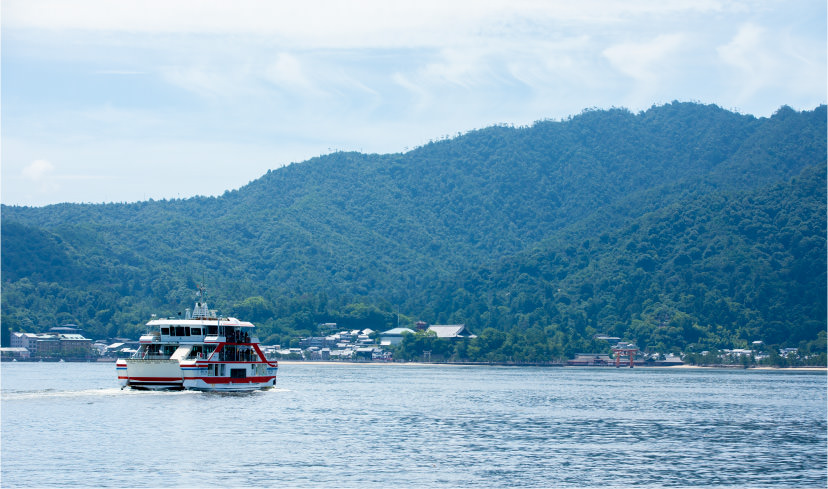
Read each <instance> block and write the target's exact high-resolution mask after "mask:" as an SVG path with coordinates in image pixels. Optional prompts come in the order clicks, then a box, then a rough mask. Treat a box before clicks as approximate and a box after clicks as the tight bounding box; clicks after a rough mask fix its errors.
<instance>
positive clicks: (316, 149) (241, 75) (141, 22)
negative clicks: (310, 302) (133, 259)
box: [0, 0, 828, 206]
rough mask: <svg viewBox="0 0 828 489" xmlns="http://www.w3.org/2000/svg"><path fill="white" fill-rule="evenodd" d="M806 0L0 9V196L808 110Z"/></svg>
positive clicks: (46, 197)
mask: <svg viewBox="0 0 828 489" xmlns="http://www.w3.org/2000/svg"><path fill="white" fill-rule="evenodd" d="M827 15H828V14H826V2H825V1H824V0H784V1H782V0H780V1H777V0H744V1H714V0H675V1H673V0H624V1H618V0H579V1H577V2H576V1H571V0H540V1H529V0H526V1H524V0H473V1H468V0H452V1H446V0H440V1H435V0H417V1H416V2H414V1H395V0H360V1H358V2H353V1H350V2H347V1H341V0H339V1H334V0H302V1H297V0H278V1H277V0H274V1H264V0H234V1H232V2H228V1H225V0H118V1H114V0H72V1H71V2H70V1H65V0H3V2H2V5H0V168H1V173H0V179H1V180H2V186H1V188H0V191H1V192H0V201H2V203H3V204H7V205H27V206H43V205H48V204H55V203H62V202H87V203H103V202H135V201H142V200H148V199H156V200H159V199H177V198H188V197H191V196H194V195H221V194H222V193H224V192H225V191H227V190H232V189H237V188H239V187H241V186H244V185H245V184H247V183H248V182H250V181H252V180H255V179H257V178H259V177H261V176H262V175H263V174H264V173H266V172H267V171H268V170H270V169H277V168H279V167H282V166H284V165H288V164H290V163H293V162H302V161H305V160H307V159H310V158H312V157H315V156H319V155H324V154H328V153H330V152H333V151H360V152H363V153H398V152H406V151H409V150H411V149H414V148H415V147H417V146H421V145H423V144H427V143H428V142H429V141H431V140H438V139H441V138H444V137H446V136H456V135H458V134H462V133H465V132H467V131H470V130H474V129H480V128H484V127H488V126H491V125H494V124H513V125H515V126H524V125H531V124H532V123H534V122H535V121H538V120H546V119H553V120H558V119H565V118H567V117H569V116H572V115H577V114H579V113H581V112H582V111H583V110H585V109H595V108H598V109H606V108H611V107H625V108H628V109H630V110H632V111H634V112H638V111H641V110H646V109H648V108H649V107H652V106H653V105H661V104H665V103H669V102H671V101H673V100H678V101H684V102H700V103H710V104H716V105H718V106H720V107H723V108H725V109H729V110H734V111H737V112H740V113H743V114H751V115H755V116H757V117H768V116H770V115H772V114H773V113H774V112H775V111H776V110H777V109H779V107H781V106H783V105H788V106H790V107H793V108H794V109H797V110H811V109H813V108H815V107H816V106H818V105H820V104H824V103H826V90H827V88H826V84H827V82H826V79H828V75H827V74H826V58H828V54H827V53H828V52H827V51H826V17H827Z"/></svg>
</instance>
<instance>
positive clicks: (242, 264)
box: [2, 103, 826, 358]
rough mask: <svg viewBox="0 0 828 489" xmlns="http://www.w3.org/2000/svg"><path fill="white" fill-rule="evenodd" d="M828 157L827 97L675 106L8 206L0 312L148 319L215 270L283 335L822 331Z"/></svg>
mask: <svg viewBox="0 0 828 489" xmlns="http://www.w3.org/2000/svg"><path fill="white" fill-rule="evenodd" d="M825 166H826V108H825V107H824V106H822V107H819V108H817V109H815V110H813V111H806V112H796V111H794V110H792V109H790V108H788V107H783V108H781V109H780V110H779V111H778V112H777V113H776V114H774V116H772V117H770V118H755V117H752V116H747V115H741V114H736V113H732V112H729V111H726V110H723V109H721V108H718V107H716V106H707V105H699V104H688V103H673V104H669V105H665V106H659V107H653V108H651V109H650V110H647V111H645V112H641V113H638V114H634V113H631V112H629V111H626V110H621V109H613V110H607V111H586V112H584V113H582V114H580V115H578V116H574V117H571V118H569V119H567V120H563V121H542V122H538V123H536V124H534V125H532V126H531V127H522V128H513V127H503V126H497V127H490V128H487V129H482V130H477V131H472V132H470V133H467V134H464V135H458V136H457V137H454V138H451V139H443V140H440V141H435V142H431V143H429V144H427V145H425V146H422V147H420V148H417V149H415V150H412V151H410V152H407V153H404V154H389V155H366V154H359V153H342V152H340V153H333V154H330V155H326V156H321V157H318V158H314V159H311V160H308V161H306V162H303V163H297V164H292V165H289V166H287V167H283V168H280V169H278V170H273V171H270V172H268V173H267V174H266V175H264V176H263V177H261V178H260V179H258V180H256V181H253V182H251V183H249V184H248V185H246V186H245V187H242V188H240V189H238V190H235V191H232V192H227V193H225V194H224V195H222V196H220V197H209V198H208V197H197V198H191V199H184V200H171V201H166V200H165V201H148V202H140V203H134V204H102V205H78V204H61V205H53V206H48V207H44V208H23V207H9V206H3V207H2V313H3V328H4V330H8V329H12V330H28V331H36V330H43V329H47V328H48V327H50V326H54V325H58V324H63V323H75V324H79V325H82V326H83V327H84V328H85V330H86V331H87V332H88V333H89V334H91V335H93V336H116V335H134V334H136V332H137V330H140V329H141V325H142V324H143V322H145V321H146V319H147V318H148V317H149V315H150V314H151V313H161V314H165V313H167V312H168V313H170V314H172V313H174V312H175V311H178V310H181V309H183V308H184V307H187V305H188V303H189V302H190V301H191V298H192V291H193V289H194V285H195V284H196V283H198V282H202V281H206V283H207V284H208V288H209V292H210V296H211V297H210V299H211V303H212V305H213V306H215V307H217V308H218V309H219V310H221V311H222V312H223V313H225V314H237V315H239V316H240V317H245V318H250V319H252V320H254V321H256V322H257V323H258V324H260V325H261V326H260V327H261V329H262V333H263V334H262V337H263V338H262V339H263V340H264V339H267V341H272V342H281V343H282V344H287V343H288V342H289V341H290V340H291V339H292V338H296V337H298V336H299V335H303V334H311V333H313V332H315V325H316V324H317V323H320V322H338V323H340V324H343V325H354V326H363V327H371V328H373V329H377V330H379V329H384V328H386V327H388V326H391V325H392V324H396V321H397V313H398V312H399V314H400V316H401V322H402V323H410V322H412V321H415V320H419V319H423V320H425V321H429V322H432V323H438V322H462V323H466V324H467V325H469V327H470V329H472V331H474V332H477V333H478V334H481V333H482V332H483V331H487V332H488V333H487V335H482V334H481V336H483V337H485V338H484V339H486V338H495V337H496V338H499V340H497V341H495V343H498V341H499V344H494V343H493V344H487V345H484V346H481V345H483V343H484V341H483V339H481V340H480V341H479V342H478V343H479V344H476V345H472V346H473V347H474V348H478V349H482V350H480V351H483V353H480V352H479V351H473V352H464V351H461V352H457V351H455V352H448V353H451V354H452V355H454V356H455V357H459V356H474V355H482V354H484V353H485V354H492V355H507V356H509V357H512V358H515V357H521V358H530V357H531V358H537V357H542V356H544V355H551V356H561V355H564V354H570V353H571V352H573V351H575V350H577V349H586V348H592V347H598V345H593V344H592V336H593V334H595V333H607V334H612V335H615V336H620V337H623V338H626V339H630V340H634V341H638V342H639V343H640V344H642V345H643V346H647V347H650V348H652V349H657V350H659V351H665V352H666V351H670V350H694V349H697V348H708V347H720V348H721V347H735V346H736V345H741V344H744V342H748V341H751V340H760V339H761V340H764V341H766V342H769V343H772V344H778V345H788V346H800V344H809V343H808V342H812V341H814V340H816V339H817V335H818V334H819V332H820V331H824V330H825V328H826V319H825V318H826V284H825V268H826V264H825V255H826V244H825V212H826V195H825V193H826V192H825V188H826V184H825V181H826V176H825ZM495 333H497V334H495ZM803 342H804V343H803ZM507 343H508V344H513V345H520V346H519V350H520V352H515V351H511V352H510V353H508V354H507V352H506V350H504V346H503V345H504V344H507ZM516 348H517V347H516ZM498 352H499V353H498Z"/></svg>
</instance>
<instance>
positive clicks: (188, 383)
mask: <svg viewBox="0 0 828 489" xmlns="http://www.w3.org/2000/svg"><path fill="white" fill-rule="evenodd" d="M216 380H218V379H209V382H210V383H208V382H207V381H205V380H204V379H188V380H185V381H184V388H185V389H188V390H193V391H203V392H247V391H258V390H267V389H271V388H273V386H274V385H275V384H276V377H273V378H271V379H270V380H264V381H259V380H253V379H233V380H237V381H236V382H221V383H216V382H215V381H216Z"/></svg>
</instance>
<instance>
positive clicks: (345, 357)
mask: <svg viewBox="0 0 828 489" xmlns="http://www.w3.org/2000/svg"><path fill="white" fill-rule="evenodd" d="M318 330H320V331H328V332H329V334H326V335H324V336H311V337H305V338H301V339H300V340H299V342H298V347H293V348H289V347H282V346H280V345H262V349H263V352H264V353H265V355H266V356H267V357H268V358H269V359H273V360H294V361H323V362H328V361H330V362H336V361H341V362H394V361H395V359H394V349H395V346H396V345H399V344H400V343H401V342H402V341H403V338H404V337H405V335H412V334H416V333H418V332H420V333H423V332H424V333H426V334H430V335H434V336H436V338H438V339H439V340H442V341H462V340H464V339H470V338H475V337H476V336H475V335H474V334H473V333H471V332H469V331H468V330H467V329H466V326H465V325H464V324H449V325H429V324H426V323H424V322H418V323H417V324H416V325H415V329H412V328H406V327H397V328H392V329H389V330H387V331H381V332H376V331H373V330H371V329H362V330H342V329H339V328H338V325H337V324H336V323H324V324H320V325H318ZM595 339H597V340H603V341H606V342H607V344H608V349H609V350H611V352H612V353H606V352H592V353H578V354H576V355H575V356H574V357H573V358H569V359H564V360H560V359H555V360H553V359H550V361H549V362H546V363H543V365H548V366H578V367H621V366H623V367H633V366H675V365H682V364H684V360H683V359H682V357H681V356H679V355H675V354H666V355H664V354H658V353H650V352H647V351H641V350H640V349H639V348H638V347H637V346H636V345H634V344H631V343H627V342H624V341H621V339H620V338H617V337H611V336H605V335H596V338H595ZM751 346H752V348H750V349H729V350H720V351H719V352H717V353H716V355H717V359H714V360H717V361H715V363H716V364H721V365H745V364H746V360H747V359H751V360H752V361H753V362H761V361H762V360H763V359H765V358H766V357H767V353H766V351H765V349H764V348H763V346H764V345H762V342H760V341H756V342H754V343H753V344H752V345H751ZM138 347H139V342H138V341H137V340H135V339H127V338H109V339H99V340H92V339H89V338H86V337H85V336H84V334H83V331H82V329H81V328H80V327H78V326H77V325H73V324H67V325H63V326H57V327H53V328H51V329H50V330H49V331H47V332H45V333H24V332H12V333H11V341H10V347H8V348H2V349H0V359H1V360H2V361H81V362H95V361H97V362H110V361H115V360H117V359H118V358H129V357H130V356H132V355H133V354H134V353H135V352H136V351H137V349H138ZM707 354H708V352H702V355H707ZM796 354H797V349H796V348H784V349H781V350H780V351H779V355H780V356H781V357H784V358H788V357H791V358H792V357H794V356H795V355H796ZM416 361H419V362H424V363H446V359H444V358H441V357H439V356H434V357H432V355H431V352H429V351H424V352H423V355H422V357H421V358H418V359H416Z"/></svg>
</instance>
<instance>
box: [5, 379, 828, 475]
mask: <svg viewBox="0 0 828 489" xmlns="http://www.w3.org/2000/svg"><path fill="white" fill-rule="evenodd" d="M1 373H2V472H0V485H2V487H90V486H91V487H169V486H186V487H200V486H218V487H250V486H253V487H326V486H327V487H345V488H356V487H359V488H380V487H381V488H386V487H506V486H508V487H515V486H518V487H553V486H554V487H566V486H577V487H585V486H590V487H597V486H615V487H631V486H649V487H699V486H705V487H821V488H824V487H826V484H828V480H827V478H826V464H827V463H828V455H827V454H826V443H828V440H827V439H826V438H827V437H826V430H828V426H827V425H826V375H825V372H824V371H822V372H788V371H753V370H751V371H742V370H739V371H735V370H733V371H731V370H706V369H705V370H702V369H698V370H697V369H645V368H636V369H632V370H630V369H613V368H607V369H601V368H598V369H572V368H566V369H562V368H504V367H459V366H418V365H342V364H333V365H307V364H291V365H287V364H285V365H282V366H281V367H280V369H279V380H278V382H277V388H276V389H274V390H271V391H266V392H255V393H249V394H238V395H234V394H209V393H196V392H140V391H130V390H124V391H121V390H119V388H118V386H117V383H116V382H115V368H114V365H113V364H75V363H61V364H54V363H51V364H50V363H5V364H3V365H2V371H1Z"/></svg>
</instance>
